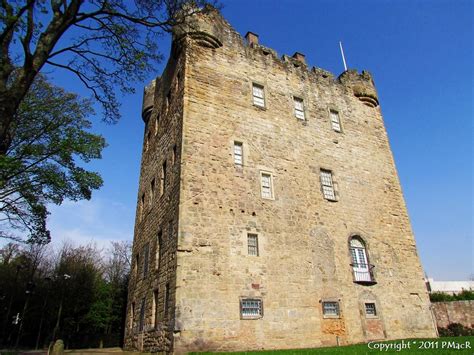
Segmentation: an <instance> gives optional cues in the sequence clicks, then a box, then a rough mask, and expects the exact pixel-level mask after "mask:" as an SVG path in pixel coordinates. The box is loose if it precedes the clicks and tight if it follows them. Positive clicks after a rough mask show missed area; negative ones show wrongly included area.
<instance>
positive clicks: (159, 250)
mask: <svg viewBox="0 0 474 355" xmlns="http://www.w3.org/2000/svg"><path fill="white" fill-rule="evenodd" d="M162 248H163V232H162V231H161V229H160V230H159V231H158V237H157V239H156V254H155V268H156V270H158V268H159V267H160V259H161V255H162V253H163V250H162Z"/></svg>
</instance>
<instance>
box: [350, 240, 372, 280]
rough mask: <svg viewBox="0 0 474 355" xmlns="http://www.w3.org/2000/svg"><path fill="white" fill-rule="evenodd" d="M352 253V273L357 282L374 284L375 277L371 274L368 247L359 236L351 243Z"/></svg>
mask: <svg viewBox="0 0 474 355" xmlns="http://www.w3.org/2000/svg"><path fill="white" fill-rule="evenodd" d="M349 251H350V253H351V261H352V271H353V275H354V281H355V282H373V281H374V279H373V275H372V273H371V272H370V264H369V258H368V256H367V247H366V245H365V243H364V241H363V240H362V238H360V237H359V236H354V237H352V238H351V240H350V242H349Z"/></svg>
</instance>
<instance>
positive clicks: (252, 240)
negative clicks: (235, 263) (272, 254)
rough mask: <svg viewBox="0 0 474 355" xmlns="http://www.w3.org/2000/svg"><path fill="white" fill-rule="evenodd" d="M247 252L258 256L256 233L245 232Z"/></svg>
mask: <svg viewBox="0 0 474 355" xmlns="http://www.w3.org/2000/svg"><path fill="white" fill-rule="evenodd" d="M247 246H248V254H249V255H255V256H258V235H257V234H251V233H249V234H247Z"/></svg>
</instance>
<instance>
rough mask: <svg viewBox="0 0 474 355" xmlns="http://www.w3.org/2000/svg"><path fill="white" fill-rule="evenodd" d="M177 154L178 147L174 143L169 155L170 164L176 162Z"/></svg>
mask: <svg viewBox="0 0 474 355" xmlns="http://www.w3.org/2000/svg"><path fill="white" fill-rule="evenodd" d="M177 154H178V147H177V146H176V144H175V145H173V152H172V155H171V159H172V162H171V164H172V165H174V164H176V157H177Z"/></svg>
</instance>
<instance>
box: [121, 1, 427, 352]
mask: <svg viewBox="0 0 474 355" xmlns="http://www.w3.org/2000/svg"><path fill="white" fill-rule="evenodd" d="M199 16H200V17H199V20H198V21H194V22H193V23H194V25H193V26H194V27H193V30H192V31H190V30H184V31H183V30H182V29H180V30H179V31H177V32H175V37H174V39H175V40H174V45H173V50H172V58H171V59H170V62H169V64H168V67H167V69H166V70H165V72H164V74H163V76H162V78H161V79H157V81H156V91H155V96H154V107H153V112H152V114H151V118H150V120H152V119H153V117H154V116H156V115H158V113H160V115H161V114H163V110H164V109H163V105H162V103H160V100H164V98H165V97H166V95H167V94H166V91H167V90H168V88H170V87H173V84H172V83H173V80H174V79H172V78H175V77H177V76H178V75H177V72H180V73H182V75H183V80H179V85H178V86H179V90H178V92H179V94H178V95H176V96H175V100H176V101H173V102H176V104H175V105H176V106H174V107H175V110H176V114H175V115H168V116H169V117H170V119H171V117H172V119H171V120H172V121H170V123H169V127H163V128H164V131H163V136H160V135H159V138H157V140H156V143H155V144H156V145H155V146H154V148H148V149H152V151H153V152H155V153H153V154H151V155H147V152H146V151H145V152H144V155H143V159H142V172H141V179H140V191H142V190H143V191H146V190H147V186H149V182H148V181H149V180H150V179H151V178H152V176H153V175H154V174H157V172H158V171H159V167H160V166H161V165H160V164H162V161H163V159H164V157H165V156H169V149H170V146H171V145H172V144H178V147H179V149H178V151H179V157H178V161H179V163H178V164H177V166H176V167H175V168H174V169H175V170H173V171H172V172H171V173H170V179H171V182H170V184H171V186H172V187H170V190H169V198H170V199H169V201H168V202H163V201H162V200H156V202H155V203H154V205H153V206H152V207H151V208H150V212H149V215H148V217H146V218H145V221H144V222H140V217H139V216H137V227H136V230H135V242H134V255H135V254H136V253H138V252H139V250H142V248H143V244H144V243H147V242H148V243H151V244H152V243H153V241H154V240H156V234H157V233H158V229H159V226H161V225H163V223H166V221H167V220H170V219H173V220H174V221H176V227H175V228H174V229H173V233H172V234H170V238H169V239H168V243H169V245H170V246H169V248H168V249H167V250H170V251H169V252H168V254H166V256H162V261H160V262H159V265H160V269H159V270H157V271H156V272H154V273H151V274H150V275H151V276H150V277H149V278H148V279H145V280H141V281H137V280H134V277H132V280H131V283H130V291H129V315H130V307H131V303H132V302H135V305H136V306H135V307H136V309H137V310H138V308H139V307H137V305H138V302H139V301H138V300H139V299H141V298H143V297H144V296H146V297H148V298H150V297H153V293H152V292H153V290H156V289H158V291H159V295H160V296H159V299H160V302H163V301H162V299H163V296H162V293H163V287H164V285H165V284H166V283H168V284H169V287H170V289H172V291H171V294H172V296H170V299H169V304H168V306H169V309H168V316H166V317H165V316H164V315H163V316H159V319H158V322H157V324H156V329H155V328H154V327H151V326H150V327H149V328H148V329H146V330H143V331H137V330H136V329H134V328H129V330H128V333H127V335H126V342H127V345H128V347H129V348H138V349H143V350H147V351H157V350H168V351H170V350H173V351H176V352H185V351H193V350H249V349H271V348H306V347H317V346H326V345H336V344H349V343H356V342H363V341H369V340H374V339H397V338H407V337H430V336H435V330H434V325H433V320H432V317H431V313H430V310H429V307H430V303H429V299H428V294H427V291H426V288H425V286H424V282H423V272H422V269H421V265H420V261H419V258H418V256H417V253H416V246H415V241H414V237H413V233H412V231H411V227H410V222H409V218H408V214H407V210H406V207H405V202H404V199H403V195H402V191H401V187H400V183H399V179H398V176H397V172H396V168H395V164H394V161H393V157H392V153H391V150H390V146H389V142H388V138H387V134H386V131H385V127H384V123H383V119H382V115H381V112H380V107H379V101H378V97H377V93H376V90H375V87H374V85H373V80H372V77H371V76H370V74H369V73H367V72H363V73H362V74H358V73H357V72H356V71H348V72H345V73H343V74H342V75H341V76H340V77H339V78H334V77H333V76H332V75H331V74H330V73H328V72H326V71H324V70H322V69H319V68H312V69H310V68H309V67H308V66H307V65H306V64H305V62H304V60H302V59H301V58H304V57H302V55H301V54H299V55H295V56H294V58H293V57H288V56H283V58H281V59H280V58H278V57H277V56H276V54H275V52H274V51H273V50H271V49H269V48H266V47H264V46H261V45H259V44H257V43H252V45H251V46H248V45H247V44H246V43H244V41H243V39H242V37H241V36H240V35H239V34H238V33H236V32H235V31H234V30H233V29H232V28H231V27H230V25H229V24H228V23H227V22H226V21H225V20H224V19H223V18H222V17H221V16H220V15H219V14H218V13H217V12H216V11H214V10H210V11H207V12H206V13H204V14H201V15H199ZM196 24H197V25H196ZM186 31H188V32H186ZM176 68H179V69H176ZM253 84H258V85H260V86H262V87H263V88H264V93H265V107H264V108H260V107H257V106H255V105H254V104H253V97H252V86H253ZM294 97H297V98H299V99H303V102H304V113H305V120H304V121H302V120H299V119H297V118H296V117H295V111H294ZM331 110H336V111H337V112H338V113H339V116H340V120H341V126H342V131H341V132H336V131H334V130H333V129H332V126H331V119H330V111H331ZM168 116H167V117H168ZM150 122H151V121H148V128H147V129H146V132H147V130H149V129H150V127H151V126H150ZM146 134H147V133H145V146H146V144H147V143H146V141H147V139H146ZM173 142H177V143H173ZM234 142H239V143H241V144H242V147H243V166H238V165H236V164H235V161H234V155H233V149H234ZM321 169H324V170H330V171H332V174H333V180H334V187H335V192H336V201H329V200H327V199H325V198H324V196H323V193H322V191H321V181H320V173H321ZM262 172H264V173H268V174H270V175H271V178H272V188H273V198H271V199H266V198H262V193H261V173H262ZM140 196H141V195H140V193H139V200H140ZM139 202H140V201H139ZM139 204H140V203H139ZM138 210H139V212H140V207H139V209H138ZM249 233H251V234H256V235H257V236H258V247H259V248H258V251H259V255H258V256H254V255H248V254H249V252H248V244H247V243H248V241H247V236H248V234H249ZM354 236H358V237H360V238H361V240H363V242H364V243H365V247H366V252H367V255H368V259H369V260H368V261H369V263H370V264H371V265H373V266H374V267H373V269H372V280H371V281H373V282H370V283H361V282H355V281H356V280H355V279H354V277H355V276H354V269H353V266H351V263H352V259H351V253H350V249H349V242H350V239H351V237H354ZM164 260H166V261H164ZM139 263H140V261H139ZM162 265H167V266H166V267H163V268H162ZM242 298H252V299H259V300H261V302H262V304H263V310H262V316H261V317H258V318H256V319H243V316H242V311H241V308H240V301H241V299H242ZM323 302H337V303H338V305H339V308H340V312H339V315H338V316H337V317H328V316H327V315H324V314H323V309H322V303H323ZM365 303H373V304H375V306H376V308H377V314H376V315H375V316H373V317H369V316H368V315H367V314H366V311H365ZM148 304H149V303H147V305H148ZM150 305H152V304H151V303H150ZM160 307H161V308H160ZM162 307H163V305H162V304H158V308H160V309H163V308H162ZM146 314H147V317H148V318H147V319H151V318H152V315H153V311H152V309H151V307H150V306H147V308H146ZM137 318H138V316H137V312H135V315H134V319H137ZM129 322H130V321H129ZM151 323H152V322H151ZM151 323H150V324H151ZM128 324H129V323H128ZM140 337H142V343H140Z"/></svg>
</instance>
